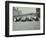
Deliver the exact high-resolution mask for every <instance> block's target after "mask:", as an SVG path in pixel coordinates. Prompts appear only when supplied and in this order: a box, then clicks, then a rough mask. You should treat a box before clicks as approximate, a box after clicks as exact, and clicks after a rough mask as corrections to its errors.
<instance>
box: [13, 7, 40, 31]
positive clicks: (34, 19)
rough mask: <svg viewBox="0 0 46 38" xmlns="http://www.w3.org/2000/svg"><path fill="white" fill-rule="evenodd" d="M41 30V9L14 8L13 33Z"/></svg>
mask: <svg viewBox="0 0 46 38" xmlns="http://www.w3.org/2000/svg"><path fill="white" fill-rule="evenodd" d="M19 30H40V8H33V7H13V31H19Z"/></svg>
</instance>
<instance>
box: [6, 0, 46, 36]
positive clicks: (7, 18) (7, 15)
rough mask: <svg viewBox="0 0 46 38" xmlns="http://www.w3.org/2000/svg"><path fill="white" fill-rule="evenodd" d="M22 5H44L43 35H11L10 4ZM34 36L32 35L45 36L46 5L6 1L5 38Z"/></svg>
mask: <svg viewBox="0 0 46 38" xmlns="http://www.w3.org/2000/svg"><path fill="white" fill-rule="evenodd" d="M10 3H20V4H36V5H43V25H44V26H43V33H37V34H23V35H9V4H10ZM30 35H31V36H32V35H45V3H37V2H19V1H5V37H16V36H30Z"/></svg>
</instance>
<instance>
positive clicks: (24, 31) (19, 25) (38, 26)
mask: <svg viewBox="0 0 46 38" xmlns="http://www.w3.org/2000/svg"><path fill="white" fill-rule="evenodd" d="M44 10H45V4H44V3H33V2H32V3H31V2H15V1H12V2H11V1H6V20H7V21H6V28H5V29H6V37H7V36H8V37H9V36H10V37H11V36H26V35H44V34H45V32H44V31H45V30H44V26H45V25H44V23H45V20H44V18H45V17H44V14H45V12H44Z"/></svg>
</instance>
